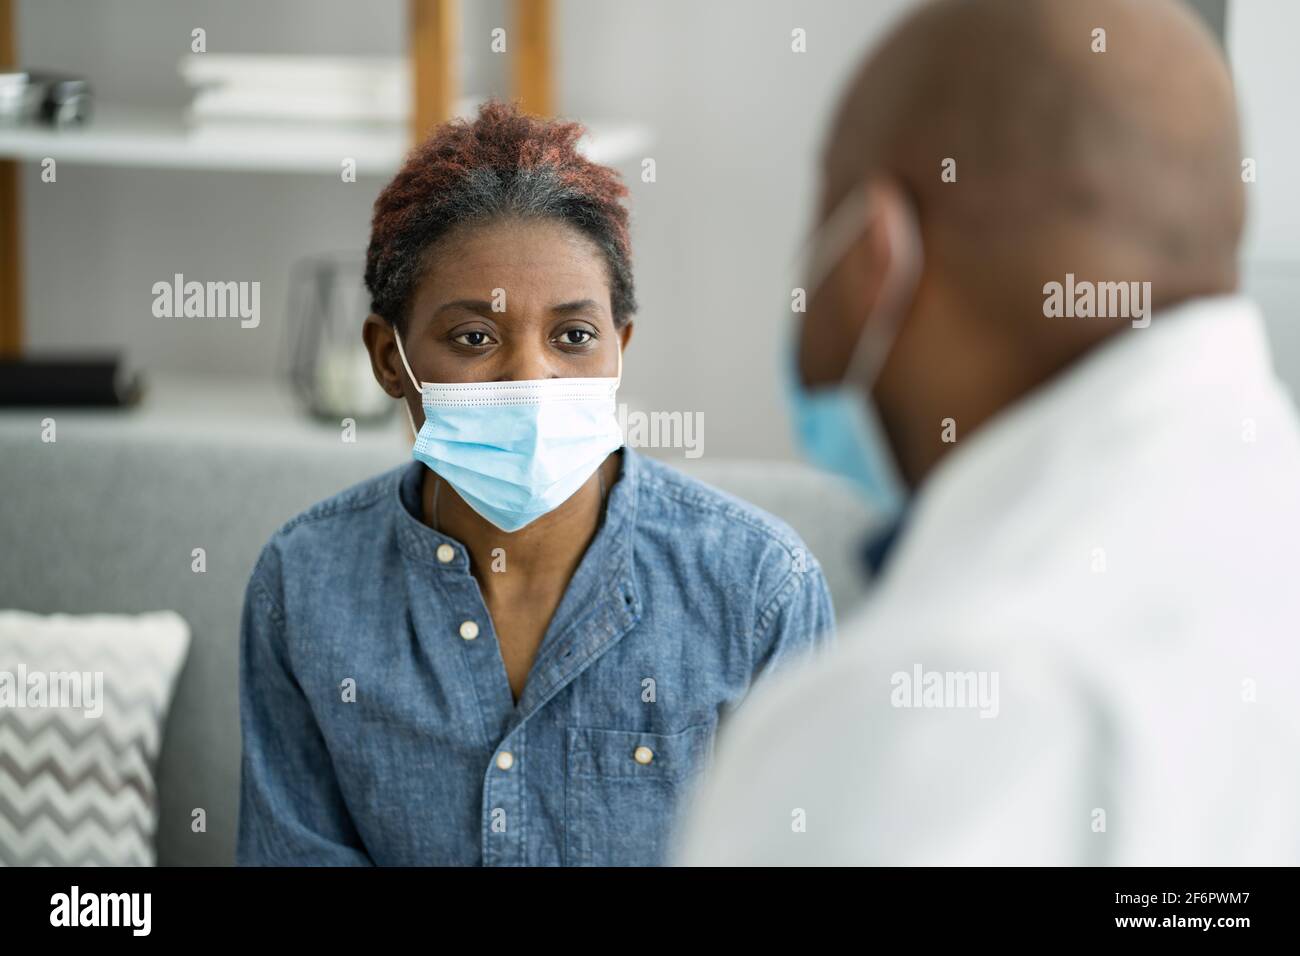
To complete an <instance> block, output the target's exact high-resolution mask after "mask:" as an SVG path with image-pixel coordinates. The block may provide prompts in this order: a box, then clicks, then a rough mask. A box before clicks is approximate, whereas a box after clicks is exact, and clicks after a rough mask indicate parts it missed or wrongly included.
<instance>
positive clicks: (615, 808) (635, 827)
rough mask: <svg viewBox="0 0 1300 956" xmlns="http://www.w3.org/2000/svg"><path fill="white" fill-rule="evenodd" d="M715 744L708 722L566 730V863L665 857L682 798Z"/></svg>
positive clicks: (657, 861)
mask: <svg viewBox="0 0 1300 956" xmlns="http://www.w3.org/2000/svg"><path fill="white" fill-rule="evenodd" d="M712 746H713V725H712V724H697V725H696V726H694V727H688V728H687V729H685V730H683V731H681V732H680V733H676V734H651V733H642V732H640V731H624V730H591V729H587V728H581V727H578V728H570V729H569V732H568V775H567V776H568V793H567V797H566V804H565V815H566V826H565V829H566V840H567V846H566V853H565V855H566V862H567V863H568V864H569V865H576V866H657V865H661V864H663V863H665V862H667V859H666V857H667V854H668V851H669V846H668V842H669V840H670V839H671V837H672V831H673V825H674V823H675V822H676V814H677V811H678V809H679V803H680V800H681V798H682V797H683V795H684V794H685V793H686V792H687V791H688V789H689V787H690V785H691V784H693V783H694V782H695V778H696V777H697V775H698V774H699V773H700V771H702V770H703V769H704V767H705V765H706V763H707V761H708V758H709V755H710V753H711V751H712Z"/></svg>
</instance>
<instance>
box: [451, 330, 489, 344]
mask: <svg viewBox="0 0 1300 956" xmlns="http://www.w3.org/2000/svg"><path fill="white" fill-rule="evenodd" d="M452 341H453V342H457V343H459V344H460V345H467V346H469V347H470V348H472V349H476V348H481V347H482V346H484V345H487V344H488V343H489V342H490V341H492V340H491V339H490V338H488V334H487V333H486V332H480V331H477V330H476V331H472V332H462V333H460V335H455V336H452Z"/></svg>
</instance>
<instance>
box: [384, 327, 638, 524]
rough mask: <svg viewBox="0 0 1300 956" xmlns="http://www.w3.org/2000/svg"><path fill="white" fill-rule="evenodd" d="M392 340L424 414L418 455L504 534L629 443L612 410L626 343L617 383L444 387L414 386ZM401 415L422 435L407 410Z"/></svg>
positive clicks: (559, 499)
mask: <svg viewBox="0 0 1300 956" xmlns="http://www.w3.org/2000/svg"><path fill="white" fill-rule="evenodd" d="M393 334H394V335H395V336H396V337H397V352H398V354H399V355H400V356H401V357H402V366H403V367H404V368H405V369H406V374H407V375H408V376H410V378H411V383H412V384H413V385H414V386H415V387H416V389H417V390H418V391H419V392H420V393H421V401H422V404H423V406H424V427H423V428H421V429H419V431H418V434H417V435H416V439H415V447H414V448H413V450H412V454H413V456H414V457H415V458H416V460H418V461H421V462H423V463H424V464H425V465H427V466H428V467H429V468H430V469H431V470H432V471H433V472H434V473H435V474H437V475H439V476H440V477H441V478H443V479H444V480H445V481H446V482H447V483H448V484H449V485H451V486H452V487H453V488H455V489H456V492H457V493H458V494H459V495H460V496H461V498H463V499H464V500H465V503H466V504H468V505H469V506H470V507H471V508H473V509H474V510H475V511H476V512H478V514H480V515H481V516H482V517H484V518H486V519H487V520H488V521H490V522H491V523H492V524H494V525H496V527H498V528H500V529H501V530H502V531H518V530H519V529H520V528H522V527H524V526H525V525H527V524H529V523H531V522H533V521H535V520H536V519H537V518H540V517H541V516H542V515H544V514H546V513H547V512H549V511H554V510H555V509H556V508H558V507H559V506H560V505H562V504H563V503H564V502H566V501H568V500H569V498H570V497H571V496H572V495H573V493H574V492H576V491H577V490H578V489H579V488H581V487H582V486H583V485H584V484H586V482H587V479H588V478H590V477H591V475H592V473H593V472H594V471H595V470H596V469H597V468H598V467H599V466H600V463H601V462H603V461H604V460H605V459H606V458H607V457H608V456H609V453H610V452H612V451H614V450H615V449H617V448H620V447H622V445H623V432H622V429H621V428H619V424H618V415H617V410H616V408H615V405H614V394H615V392H616V391H617V390H618V386H619V382H620V381H621V380H622V378H623V350H622V346H621V345H620V346H619V353H618V375H617V376H616V377H615V378H545V379H527V380H524V381H518V382H459V383H452V384H439V383H435V382H423V383H422V382H420V381H419V380H418V379H416V377H415V373H414V372H412V371H411V366H410V363H408V362H407V360H406V351H405V350H404V349H403V347H402V337H401V335H400V333H398V332H397V330H396V329H394V330H393ZM402 407H403V408H405V409H406V414H407V417H408V418H409V419H410V421H411V431H416V428H415V419H414V417H413V416H411V409H410V407H409V406H407V404H406V402H405V401H403V402H402Z"/></svg>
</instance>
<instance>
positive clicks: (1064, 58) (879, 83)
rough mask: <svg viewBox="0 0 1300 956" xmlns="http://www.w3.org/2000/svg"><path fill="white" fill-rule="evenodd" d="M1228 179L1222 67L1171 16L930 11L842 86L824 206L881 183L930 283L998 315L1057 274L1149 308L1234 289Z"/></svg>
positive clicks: (1121, 3)
mask: <svg viewBox="0 0 1300 956" xmlns="http://www.w3.org/2000/svg"><path fill="white" fill-rule="evenodd" d="M1096 31H1104V34H1101V33H1098V32H1096ZM1103 42H1104V44H1105V51H1104V52H1097V50H1098V49H1099V47H1100V46H1101V44H1102V43H1103ZM947 159H952V160H955V172H956V182H944V181H943V179H942V178H941V172H942V168H943V167H942V164H943V163H944V161H945V160H947ZM1239 164H1240V152H1239V146H1238V130H1237V116H1236V108H1235V104H1234V94H1233V89H1232V81H1231V78H1230V76H1229V73H1228V70H1227V67H1226V65H1225V63H1224V62H1223V58H1222V56H1221V54H1220V51H1219V48H1218V45H1217V43H1216V42H1215V40H1214V38H1213V37H1212V36H1211V35H1210V33H1209V32H1208V31H1207V30H1206V28H1205V27H1204V25H1203V24H1202V23H1201V22H1200V20H1199V19H1198V18H1197V17H1196V16H1195V14H1193V13H1192V12H1191V11H1190V10H1188V9H1187V8H1186V7H1185V6H1184V5H1183V4H1182V3H1180V2H1177V0H1089V2H1087V3H1073V2H1062V0H938V2H934V3H927V4H926V5H925V6H923V7H922V8H921V9H920V10H918V11H917V12H916V13H915V14H913V15H912V16H911V17H909V18H908V19H906V20H905V21H904V22H903V23H902V24H901V26H899V27H898V28H897V29H896V30H895V31H894V32H893V33H892V35H890V36H889V37H888V38H887V39H886V40H885V41H884V43H883V44H882V45H881V46H880V47H879V48H878V50H877V51H875V52H874V53H873V54H872V55H871V56H870V57H869V58H868V60H867V62H866V64H865V65H864V66H863V68H862V69H861V70H860V71H859V73H858V74H857V76H856V77H855V79H854V81H853V83H852V85H851V87H850V89H849V90H848V92H847V94H846V95H845V97H844V100H843V102H842V104H841V107H840V110H839V112H838V115H837V117H836V119H835V121H834V123H833V126H832V132H831V137H830V141H829V143H828V146H827V150H826V155H825V166H826V169H825V173H826V176H825V183H826V190H825V197H824V198H825V202H826V204H827V206H829V205H830V204H832V203H833V202H834V201H835V200H836V199H838V198H839V197H840V196H842V195H844V194H845V193H846V192H848V190H849V189H850V188H851V187H852V185H853V184H854V183H856V182H858V181H860V180H862V179H863V178H864V177H866V176H869V175H871V174H873V173H883V174H887V175H890V176H892V177H894V178H895V179H896V180H897V181H899V182H900V183H901V184H902V185H903V186H904V188H905V189H906V190H907V192H909V193H910V194H911V196H912V198H913V200H914V202H915V204H916V206H917V212H918V216H919V219H920V223H921V227H922V232H923V234H924V236H925V246H926V256H927V262H928V263H929V265H930V268H932V269H938V270H942V271H943V272H944V274H945V276H946V277H947V279H948V280H949V281H951V282H953V283H954V284H957V285H959V286H960V287H961V288H962V290H963V293H964V294H965V295H966V296H969V297H973V299H974V302H975V303H979V304H985V305H987V306H988V307H989V309H990V310H991V311H996V312H997V313H999V314H1002V315H1005V314H1007V313H1008V312H1009V311H1014V312H1016V313H1020V312H1021V311H1022V310H1024V309H1029V311H1030V313H1032V312H1033V311H1034V310H1033V306H1035V304H1037V306H1039V307H1041V303H1042V286H1043V283H1044V282H1046V281H1048V280H1049V279H1052V278H1058V279H1059V278H1061V277H1063V276H1064V275H1065V273H1066V272H1072V273H1075V274H1076V275H1080V277H1081V278H1082V277H1083V276H1085V275H1086V276H1087V277H1089V278H1093V279H1095V280H1121V279H1130V280H1138V279H1142V280H1149V281H1151V282H1152V298H1153V305H1154V306H1155V307H1157V308H1159V307H1162V306H1165V305H1169V304H1172V303H1174V302H1177V301H1179V300H1181V299H1184V298H1187V297H1189V296H1192V295H1197V294H1203V293H1213V292H1222V291H1228V290H1231V289H1233V288H1235V285H1236V250H1237V245H1238V242H1239V240H1240V236H1241V230H1242V219H1243V192H1242V183H1241V178H1240V165H1239ZM1040 314H1041V313H1040ZM1095 328H1096V327H1095V326H1094V327H1093V329H1090V330H1087V331H1086V333H1085V334H1091V332H1092V331H1093V330H1095Z"/></svg>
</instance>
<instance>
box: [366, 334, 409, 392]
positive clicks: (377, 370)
mask: <svg viewBox="0 0 1300 956" xmlns="http://www.w3.org/2000/svg"><path fill="white" fill-rule="evenodd" d="M361 340H362V341H363V342H365V344H366V351H367V352H369V353H370V371H371V372H372V373H374V376H375V381H376V382H378V383H379V387H380V388H382V389H383V390H384V391H385V392H387V393H388V394H389V395H391V396H392V397H393V398H404V397H405V396H406V384H409V383H406V382H405V379H406V370H405V369H404V368H403V367H402V359H401V357H400V356H399V355H398V354H397V339H396V337H395V336H394V334H393V327H392V326H391V325H390V324H389V323H388V320H387V319H384V318H382V317H381V316H378V315H374V314H371V315H368V316H366V321H365V322H364V323H363V324H362V326H361Z"/></svg>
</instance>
